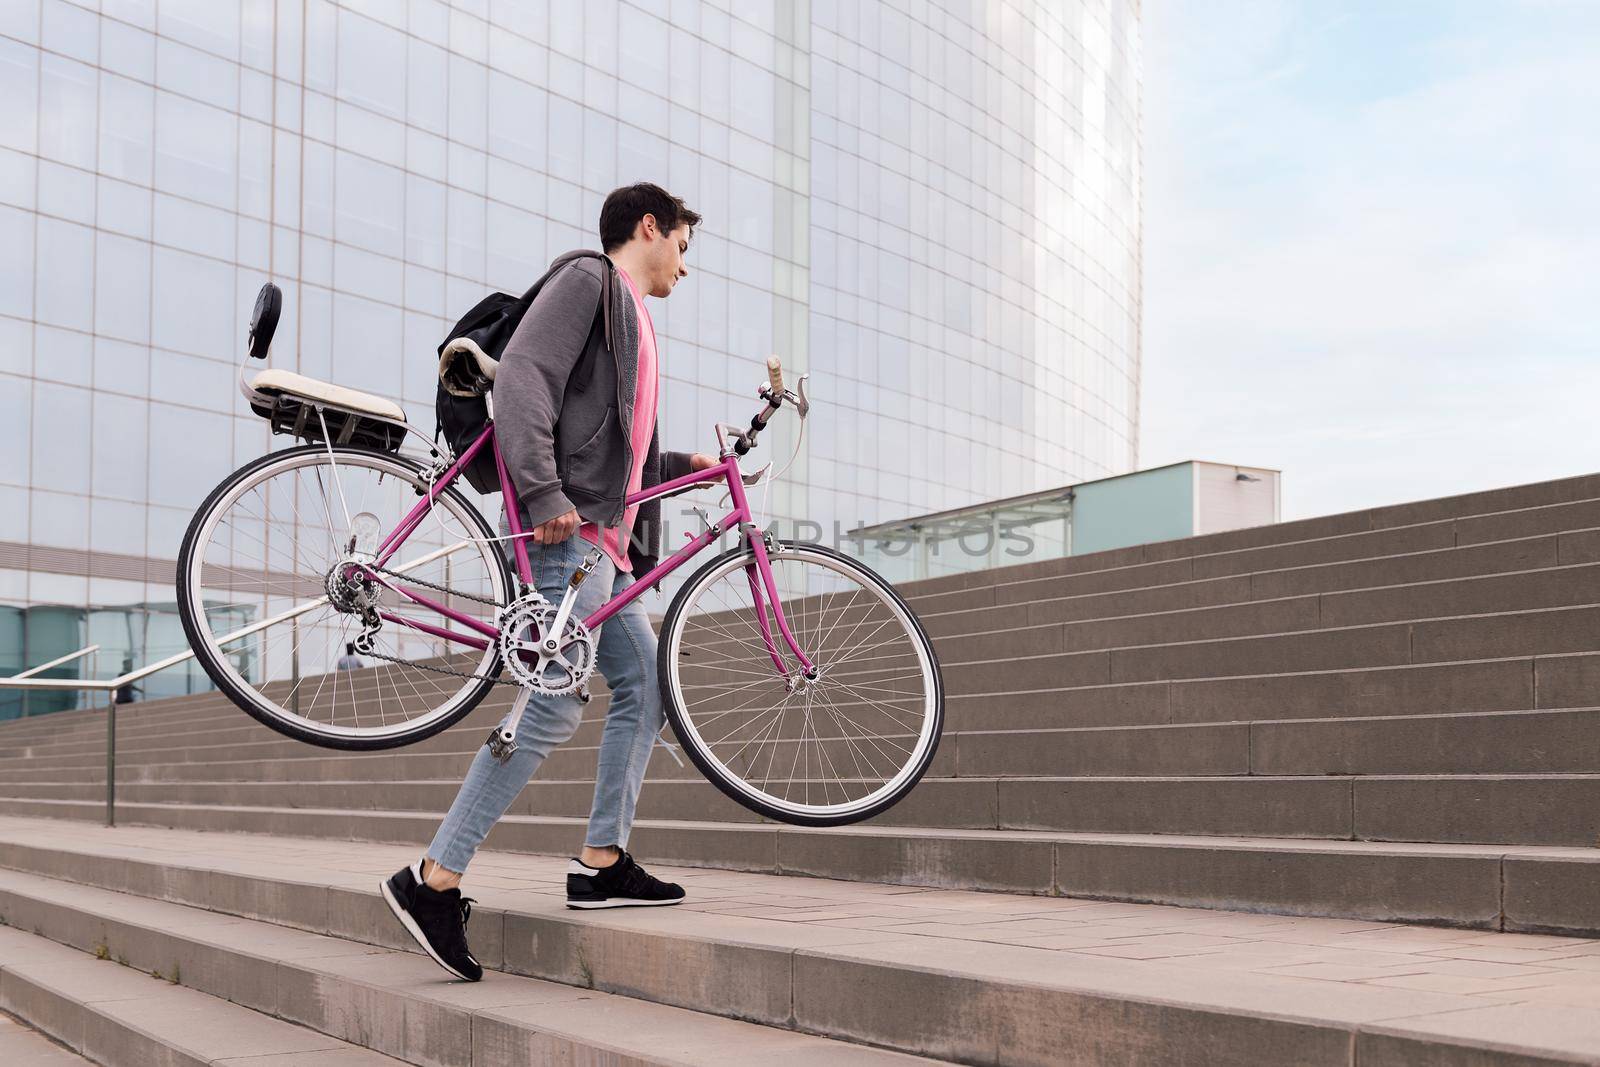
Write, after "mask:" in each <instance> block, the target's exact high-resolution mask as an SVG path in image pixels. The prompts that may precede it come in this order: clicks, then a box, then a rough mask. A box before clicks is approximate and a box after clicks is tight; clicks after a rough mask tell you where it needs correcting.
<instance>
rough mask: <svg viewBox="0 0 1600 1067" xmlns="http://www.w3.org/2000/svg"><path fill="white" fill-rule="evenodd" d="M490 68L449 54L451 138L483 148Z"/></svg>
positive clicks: (485, 132) (485, 133)
mask: <svg viewBox="0 0 1600 1067" xmlns="http://www.w3.org/2000/svg"><path fill="white" fill-rule="evenodd" d="M488 94H489V68H488V67H485V66H484V65H483V64H481V63H474V62H472V61H471V60H467V59H462V58H461V57H460V56H455V55H452V56H451V57H450V139H451V140H452V141H459V142H461V143H462V144H465V145H470V146H471V147H473V148H483V147H484V146H485V140H486V137H487V131H486V127H485V122H486V119H485V116H486V114H487V112H488V110H489V95H488Z"/></svg>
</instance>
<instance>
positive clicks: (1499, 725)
mask: <svg viewBox="0 0 1600 1067" xmlns="http://www.w3.org/2000/svg"><path fill="white" fill-rule="evenodd" d="M597 741H598V730H597V729H591V727H590V726H588V725H585V726H583V727H581V728H580V729H579V732H578V735H577V736H575V738H574V739H573V740H572V741H570V742H568V743H567V744H565V745H563V746H561V747H560V748H558V749H556V750H555V751H554V752H553V753H551V755H550V757H549V758H548V759H547V760H546V761H545V763H544V765H543V766H542V767H541V769H540V772H539V773H540V777H541V778H547V779H575V780H584V781H588V780H592V778H593V774H594V768H595V763H596V759H597V757H598V749H597V747H596V742H597ZM473 742H474V739H472V738H470V737H468V738H465V739H464V740H463V747H462V749H461V751H459V752H450V753H444V752H441V753H416V754H412V753H409V752H407V751H404V750H402V751H400V752H396V753H394V754H363V755H303V756H295V757H288V758H280V759H271V760H250V759H246V760H231V761H215V762H196V761H188V762H182V763H150V762H143V761H141V762H139V763H129V762H127V761H123V762H122V763H121V764H120V768H119V773H118V782H119V784H120V785H122V786H128V785H137V784H161V783H183V782H219V783H225V782H243V783H263V784H265V783H274V782H278V783H282V782H346V783H357V782H367V783H378V782H393V781H415V780H426V779H438V778H448V777H450V776H452V775H456V776H459V775H460V774H461V773H463V772H464V771H465V769H466V766H467V764H468V763H469V762H470V761H471V759H472V757H473V756H474V755H475V754H476V752H477V746H476V745H474V743H473ZM466 745H473V747H472V748H470V749H469V748H466V747H465V746H466ZM1561 773H1566V774H1583V773H1600V709H1597V708H1574V709H1556V710H1533V711H1510V712H1467V713H1462V714H1446V715H1412V716H1403V717H1382V716H1373V717H1365V718H1345V719H1282V720H1277V721H1263V722H1252V723H1202V724H1170V725H1153V726H1131V727H1117V726H1109V727H1101V726H1094V727H1079V728H1062V729H1036V730H969V731H953V732H952V731H947V732H946V733H945V734H944V737H943V738H942V740H941V741H940V743H939V750H938V754H937V755H936V756H935V759H934V764H933V767H932V768H931V769H930V772H929V774H930V776H931V777H934V778H939V777H991V778H1015V777H1049V776H1056V777H1073V778H1082V777H1138V776H1145V775H1156V776H1167V777H1172V776H1181V777H1201V776H1228V775H1232V776H1237V775H1245V774H1256V775H1267V776H1294V775H1425V774H1426V775H1436V774H1473V775H1482V774H1561ZM649 777H650V780H651V781H653V782H654V781H663V780H685V779H688V780H698V779H699V778H700V773H699V771H698V770H696V769H695V768H694V767H693V766H692V765H688V764H685V765H684V766H679V765H678V764H677V763H675V762H674V761H673V760H672V759H671V758H669V757H667V756H665V755H662V754H659V753H658V754H656V755H655V756H654V757H652V760H651V764H650V774H649ZM457 780H459V777H457ZM51 782H71V783H73V784H75V785H79V786H91V785H92V786H93V787H94V789H95V790H96V793H95V795H99V790H101V789H103V788H104V783H105V771H104V764H103V761H101V760H100V759H98V758H96V759H94V760H92V761H90V762H88V763H86V764H83V765H79V766H74V767H68V768H65V769H63V768H61V767H44V766H28V765H22V766H14V767H12V768H10V769H8V770H5V771H0V794H9V795H14V796H24V795H36V794H27V793H24V792H20V791H16V790H13V789H11V788H10V786H13V785H16V786H22V785H28V784H32V783H51ZM124 795H131V794H124ZM358 806H366V805H358Z"/></svg>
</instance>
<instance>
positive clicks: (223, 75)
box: [156, 37, 239, 111]
mask: <svg viewBox="0 0 1600 1067" xmlns="http://www.w3.org/2000/svg"><path fill="white" fill-rule="evenodd" d="M156 85H157V86H158V87H159V88H162V89H166V90H168V91H170V92H174V93H177V94H179V95H181V96H192V97H194V98H195V99H197V100H204V101H206V102H207V103H210V104H213V105H215V106H217V107H220V108H223V109H224V110H227V111H237V110H238V109H239V67H238V64H236V63H230V62H229V61H227V60H225V59H219V58H218V57H217V56H214V55H208V54H207V53H205V52H202V51H199V50H198V49H194V48H190V47H188V46H187V45H183V44H179V43H178V42H177V41H172V40H168V39H167V38H166V37H158V38H156Z"/></svg>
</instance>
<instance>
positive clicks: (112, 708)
mask: <svg viewBox="0 0 1600 1067" xmlns="http://www.w3.org/2000/svg"><path fill="white" fill-rule="evenodd" d="M106 825H107V826H115V825H117V691H116V690H115V689H113V690H112V691H111V703H110V704H109V705H108V706H107V707H106Z"/></svg>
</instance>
